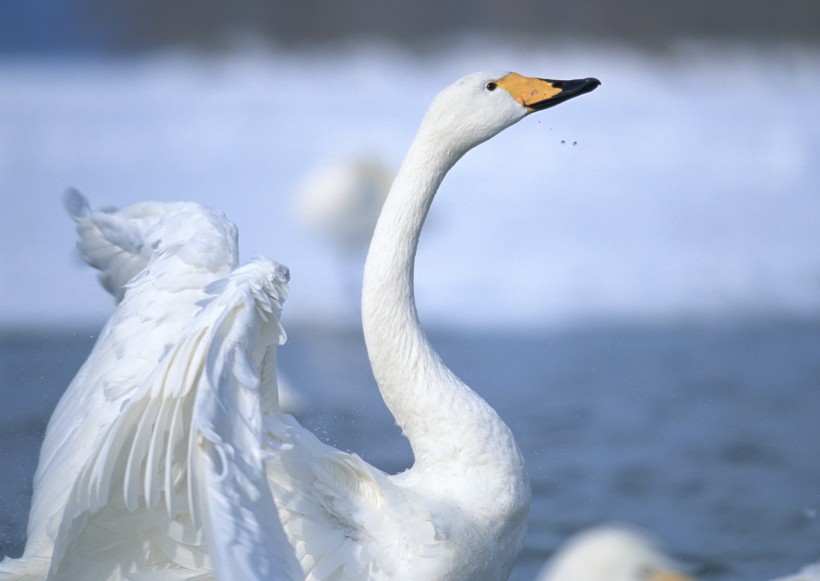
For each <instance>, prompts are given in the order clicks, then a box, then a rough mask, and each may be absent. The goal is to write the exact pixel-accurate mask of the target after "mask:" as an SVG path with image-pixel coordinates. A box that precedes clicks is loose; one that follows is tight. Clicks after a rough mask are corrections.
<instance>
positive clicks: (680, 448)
mask: <svg viewBox="0 0 820 581" xmlns="http://www.w3.org/2000/svg"><path fill="white" fill-rule="evenodd" d="M92 340H93V339H92V335H91V334H90V333H87V332H86V333H83V332H77V333H62V334H60V333H50V332H43V333H29V332H26V333H6V334H5V335H2V336H0V363H1V364H2V367H1V368H0V382H2V383H0V442H2V444H1V446H2V447H0V458H2V462H3V465H4V469H3V470H2V471H0V554H11V555H16V554H18V553H19V552H20V551H21V549H22V544H23V541H24V529H25V518H26V514H27V511H28V502H29V495H30V485H31V484H30V482H31V477H32V475H33V472H34V467H35V465H36V454H37V450H38V447H39V442H40V439H41V437H42V432H43V430H44V428H45V422H46V420H47V418H48V416H49V414H50V413H51V410H52V409H53V407H54V404H55V403H56V400H57V398H58V397H59V395H60V393H61V391H62V390H63V389H64V387H65V386H66V385H67V384H68V382H69V381H70V379H71V377H72V375H73V374H74V372H75V371H76V369H77V367H78V366H79V365H80V364H81V363H82V360H83V359H84V357H85V355H86V353H87V352H88V350H89V349H90V347H91V345H92ZM431 340H432V342H433V343H434V344H435V346H436V347H437V349H438V350H439V351H440V353H441V354H442V356H443V358H444V360H445V361H446V362H447V363H448V364H449V365H450V366H451V367H452V368H453V370H454V371H456V373H457V374H459V375H460V376H461V377H462V378H463V379H464V380H465V381H466V382H467V383H468V384H469V385H471V386H472V387H473V388H474V389H475V390H476V391H477V392H479V393H480V394H481V395H482V396H484V397H485V398H486V399H487V400H488V401H489V402H490V403H491V404H492V405H493V406H494V407H495V408H496V409H497V410H498V411H499V413H500V414H501V416H502V417H503V418H504V419H505V420H506V421H507V423H508V424H509V425H510V427H511V428H512V429H513V431H514V432H515V434H516V437H517V439H518V442H519V444H520V446H521V449H522V451H523V454H524V457H525V459H526V461H527V465H528V467H529V472H530V476H531V480H532V487H533V507H532V513H531V516H530V530H529V534H528V537H527V544H526V547H525V549H524V552H523V553H522V555H521V557H520V558H519V562H518V565H517V567H516V569H515V571H514V572H513V576H512V579H515V580H522V581H523V580H526V579H531V578H532V577H533V576H534V574H535V571H536V570H537V568H538V567H539V566H540V564H541V563H542V562H543V560H544V559H545V558H547V557H548V556H549V554H550V553H551V552H552V551H553V550H554V549H555V548H556V546H557V545H558V544H560V542H561V541H562V540H563V539H565V538H566V537H567V536H568V535H569V534H571V533H573V532H575V531H577V530H579V529H581V528H584V527H586V526H590V525H593V524H595V523H598V522H601V521H610V520H618V521H626V522H630V523H635V524H637V525H639V526H641V527H644V528H646V529H647V530H649V531H651V532H652V533H653V534H654V535H655V536H657V538H658V539H659V540H660V542H661V543H662V544H663V545H664V546H665V547H666V548H667V549H668V550H669V551H670V552H672V553H673V554H674V555H675V556H677V557H678V558H680V559H681V560H683V562H684V563H685V564H686V565H687V566H688V567H689V568H690V570H691V571H692V572H695V573H697V574H698V575H699V577H700V578H701V579H703V580H707V581H709V580H712V581H748V580H751V579H768V578H771V577H774V576H776V575H778V574H783V573H787V572H790V571H793V570H796V569H797V568H798V566H800V565H802V564H805V563H808V562H809V561H812V560H815V559H816V558H817V557H818V556H820V519H818V518H817V511H818V509H820V452H818V448H817V443H818V442H820V421H819V420H818V416H820V414H818V410H820V357H818V354H820V322H795V321H766V322H755V323H742V324H721V325H677V326H671V327H664V326H659V325H622V326H608V327H600V326H599V327H587V328H576V329H572V330H564V331H554V332H533V333H529V334H521V333H515V334H513V333H493V332H478V333H476V332H462V331H449V332H433V333H431ZM280 364H281V365H282V368H283V369H282V371H283V374H284V375H285V376H286V377H287V379H288V380H289V382H290V383H291V384H292V385H294V386H295V387H296V389H297V390H298V391H301V392H302V393H304V394H305V397H306V400H307V402H308V405H307V406H306V407H305V409H304V410H303V411H302V412H301V414H300V417H301V418H302V420H303V421H304V423H305V424H306V425H307V426H309V427H310V428H311V429H313V430H314V431H315V432H316V433H317V434H318V435H320V436H321V437H322V438H324V439H325V440H327V441H329V442H331V443H332V444H334V445H336V446H338V447H340V448H343V449H348V450H352V451H355V452H358V453H359V454H360V455H362V456H363V457H364V458H365V459H367V460H369V461H370V462H372V463H374V464H376V465H377V466H379V467H381V468H384V469H386V470H392V471H397V470H401V469H402V468H404V467H406V466H408V465H409V463H410V461H411V457H410V450H409V447H408V446H407V444H406V442H405V441H404V440H403V439H402V437H401V436H400V434H399V433H398V430H397V428H396V427H395V426H394V425H393V422H392V418H391V417H390V416H389V414H388V413H387V411H386V410H385V409H384V406H383V404H382V403H381V400H380V399H379V397H378V395H377V392H376V388H375V384H374V383H373V380H372V378H371V377H370V372H369V366H368V363H367V359H366V354H365V351H364V347H363V343H362V340H361V336H360V334H359V333H357V332H352V331H339V330H337V331H328V330H327V329H320V328H313V329H309V328H302V329H291V330H290V340H289V342H288V344H287V345H286V346H285V347H283V348H282V351H281V354H280Z"/></svg>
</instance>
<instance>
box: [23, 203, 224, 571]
mask: <svg viewBox="0 0 820 581" xmlns="http://www.w3.org/2000/svg"><path fill="white" fill-rule="evenodd" d="M74 206H76V207H77V208H80V210H77V214H78V215H84V216H85V217H86V218H88V219H89V220H91V218H89V216H97V217H99V216H100V213H91V214H89V212H90V210H88V212H85V214H83V211H82V208H87V203H86V202H85V200H84V199H83V198H82V197H81V196H79V194H77V195H76V196H75V197H74ZM149 207H154V208H155V210H156V211H153V212H149V211H147V208H149ZM134 208H136V209H134ZM75 209H76V208H75ZM132 214H134V215H140V216H142V217H143V219H144V221H143V222H142V223H141V228H143V234H144V236H143V238H142V239H143V240H144V241H146V240H150V241H151V243H150V244H148V245H147V246H146V245H145V244H143V248H151V252H152V254H151V256H150V258H149V260H148V263H147V265H145V266H144V267H143V270H141V271H140V272H139V274H137V275H136V276H135V277H133V278H132V279H130V281H128V283H127V285H126V286H125V288H123V289H122V290H123V293H124V298H123V300H122V302H121V303H120V304H119V306H118V307H117V309H116V310H115V311H114V313H113V314H112V316H111V319H110V320H109V321H108V323H107V324H106V326H105V327H104V328H103V330H102V331H101V333H100V336H99V338H98V339H97V343H96V345H95V346H94V349H93V350H92V352H91V354H90V355H89V357H88V359H87V360H86V362H85V364H84V365H83V367H82V368H81V369H80V370H79V372H78V373H77V375H76V377H75V378H74V380H73V381H72V382H71V384H70V385H69V387H68V389H67V390H66V393H65V394H64V395H63V397H62V398H61V400H60V402H59V403H58V405H57V408H56V409H55V411H54V414H53V415H52V417H51V419H50V420H49V425H48V429H47V431H46V436H45V439H44V441H43V446H42V448H41V450H40V461H39V464H38V467H37V472H36V474H35V477H34V495H33V498H32V508H31V512H30V515H29V524H28V542H27V544H26V549H25V552H24V555H23V557H22V559H21V561H25V562H30V563H32V567H35V568H37V569H38V570H39V569H40V568H42V565H41V564H42V563H46V564H47V563H48V560H49V559H50V557H51V553H52V549H53V543H54V538H55V536H56V534H57V531H58V528H59V526H60V523H61V520H62V515H63V510H64V508H65V506H66V503H67V502H68V496H69V493H70V490H71V487H72V485H73V483H74V481H75V480H76V478H77V477H78V475H79V473H80V471H81V469H82V468H83V466H84V465H85V464H86V462H87V460H88V458H89V457H90V456H91V455H92V452H93V451H96V450H99V449H100V448H101V447H102V446H103V445H104V440H103V435H104V434H105V433H106V430H107V429H108V428H109V427H110V426H111V424H112V423H113V422H114V421H115V419H117V418H118V417H120V415H121V414H120V412H121V410H122V409H123V406H124V404H125V402H126V401H127V400H128V399H129V398H130V397H131V396H133V395H134V393H135V392H136V391H137V389H138V388H139V386H140V385H141V384H142V383H143V382H144V381H145V379H146V377H147V376H148V374H149V372H150V370H151V369H153V368H154V367H155V366H156V365H157V363H158V362H159V361H160V358H161V357H162V356H163V354H164V353H165V352H166V351H167V350H168V349H169V346H170V345H172V344H173V343H174V342H175V341H176V338H177V337H178V335H179V332H180V330H181V329H183V328H184V327H185V325H186V324H188V323H189V322H190V321H191V319H193V318H194V316H195V315H196V314H197V312H198V311H199V310H200V308H201V307H200V305H199V304H198V303H199V302H200V301H201V300H202V299H203V298H205V297H206V294H205V291H204V288H205V287H206V286H207V285H208V284H210V283H211V282H213V281H214V280H217V279H219V278H221V277H224V276H225V275H227V274H228V273H229V272H230V271H231V270H232V269H233V268H234V267H235V266H236V256H237V254H238V249H237V242H236V228H235V226H234V225H233V224H232V223H231V222H230V221H229V220H227V218H225V216H224V215H223V214H221V213H220V212H216V211H213V210H210V209H209V208H206V207H204V206H200V205H198V204H193V203H168V204H159V203H156V202H147V203H143V204H136V205H135V206H133V207H129V208H125V209H123V210H120V211H119V212H116V213H114V214H110V215H109V216H110V217H112V219H113V218H117V219H119V218H120V217H125V218H127V217H128V216H130V215H132ZM149 215H153V216H155V217H156V220H157V221H156V222H154V223H152V224H149V222H150V220H149ZM125 218H124V219H123V220H120V223H121V224H130V225H131V226H133V225H134V224H136V222H134V221H129V220H128V219H125ZM80 221H81V220H80V219H78V224H79V222H80ZM89 223H93V220H92V221H91V222H89ZM111 223H112V224H113V223H114V222H111ZM126 230H128V228H126ZM131 230H133V228H131ZM103 231H105V232H106V233H107V235H108V236H109V238H105V237H103V238H98V239H97V242H98V243H99V248H105V247H106V244H113V243H110V242H108V240H109V239H110V238H117V239H118V240H120V241H122V240H125V239H128V237H129V236H130V235H129V234H127V233H125V232H120V233H119V234H118V235H117V236H115V235H114V233H115V232H116V229H114V228H113V227H112V228H109V229H108V230H100V232H103ZM81 235H82V234H81ZM137 237H139V236H137ZM90 239H91V238H88V239H86V241H87V240H90ZM81 244H82V242H81ZM113 246H115V247H117V245H116V244H113ZM125 246H127V245H126V244H125V243H124V242H122V246H121V247H125ZM123 252H124V251H123ZM116 255H117V253H116V252H115V251H112V254H109V256H116ZM96 256H98V258H99V256H100V255H96ZM100 260H102V259H100ZM118 260H125V261H126V263H128V262H129V260H131V259H128V258H123V259H117V258H114V259H112V261H113V262H111V263H110V264H113V263H116V262H117V261H118ZM140 260H141V259H140ZM92 265H94V266H97V267H103V268H104V266H103V263H102V262H98V263H93V262H92ZM123 268H124V267H123ZM123 268H120V269H118V270H117V272H120V273H121V274H120V275H117V276H114V277H112V278H110V280H112V281H113V280H115V279H116V280H119V281H121V280H122V279H124V278H125V277H126V276H128V275H126V274H122V273H124V272H125V270H124V269H123ZM126 270H127V269H126ZM112 272H113V271H112ZM117 284H118V285H119V284H120V283H119V282H118V283H117ZM130 288H134V289H135V290H136V292H128V289H130ZM177 411H179V410H177ZM163 413H164V414H167V415H168V416H169V417H171V418H173V417H176V416H175V415H174V412H173V410H168V409H164V410H163ZM172 425H173V426H174V429H178V428H177V427H176V426H177V425H175V424H172ZM136 451H138V450H135V453H136ZM155 453H156V452H155ZM20 566H21V567H24V565H23V564H22V563H21V564H20Z"/></svg>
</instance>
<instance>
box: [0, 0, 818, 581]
mask: <svg viewBox="0 0 820 581" xmlns="http://www.w3.org/2000/svg"><path fill="white" fill-rule="evenodd" d="M494 69H498V70H516V71H518V72H521V73H522V74H528V75H535V76H541V77H547V78H557V79H561V78H578V77H587V76H595V77H598V78H600V79H601V80H602V82H603V85H602V87H601V88H599V89H598V90H597V91H596V92H595V93H593V94H590V95H588V96H584V97H582V98H580V99H577V100H573V101H571V102H569V103H567V104H565V105H562V106H561V107H558V108H555V109H551V110H549V111H547V112H545V113H541V114H539V115H534V116H531V117H529V118H528V119H526V120H524V121H523V122H521V123H519V124H518V125H516V126H515V127H513V128H511V129H509V130H507V131H505V132H504V133H503V134H501V135H499V136H498V137H497V138H494V139H493V140H491V141H490V142H488V143H486V144H483V145H482V146H480V147H479V148H477V149H476V150H474V151H472V152H470V154H468V155H467V156H466V157H465V158H464V159H463V160H462V161H461V162H460V163H459V164H458V165H457V166H456V168H455V169H454V170H453V171H452V172H451V174H450V175H449V176H448V177H447V179H446V180H445V182H444V184H443V185H442V189H441V191H440V194H439V196H438V197H437V199H436V202H435V204H434V206H433V209H432V212H431V216H430V220H429V224H428V227H427V228H426V230H425V232H424V235H423V237H422V242H421V247H420V249H419V256H418V263H417V268H416V282H417V299H418V303H419V312H420V316H421V318H422V322H423V324H424V325H425V327H426V328H428V329H429V332H430V336H431V340H432V341H433V342H434V344H435V345H436V346H437V347H438V349H439V350H440V351H441V353H442V356H443V358H444V360H445V361H447V362H448V363H449V364H450V365H451V366H452V367H453V369H454V370H455V371H456V372H457V373H458V374H459V375H460V376H461V377H463V378H464V379H465V380H466V381H467V383H468V384H470V385H471V386H473V387H474V388H475V389H476V391H478V392H479V393H480V394H481V395H482V396H484V397H486V398H487V399H488V401H489V402H490V403H491V404H492V405H493V406H494V407H496V409H498V410H499V412H500V413H501V415H502V417H504V418H505V420H507V422H508V423H509V424H510V426H511V428H512V429H513V431H514V432H515V433H516V436H517V438H518V440H519V442H520V444H521V447H522V451H523V453H524V456H525V458H526V460H527V463H528V466H529V467H530V471H531V478H532V482H533V490H534V505H533V512H532V516H531V526H530V533H529V536H528V540H527V546H526V548H525V551H524V553H523V554H522V556H521V558H520V560H519V565H518V567H517V568H516V570H515V571H514V573H513V579H516V580H524V579H531V578H533V576H534V574H535V571H537V569H538V567H539V566H540V564H541V563H542V562H543V561H544V560H545V559H547V558H548V557H549V555H550V554H551V553H552V552H553V551H554V550H555V549H556V547H558V546H559V544H560V542H561V541H562V540H563V539H564V538H566V537H567V536H568V535H569V534H571V533H573V532H575V531H577V530H579V529H581V528H584V527H586V526H589V525H592V524H595V523H597V522H601V521H606V520H619V521H626V522H630V523H634V524H636V525H638V526H641V527H643V528H645V529H647V530H649V531H650V532H651V533H652V534H654V535H655V536H656V537H657V538H658V539H659V541H660V542H661V543H662V544H663V545H664V546H666V547H667V548H668V549H669V550H670V552H672V553H673V554H674V555H675V556H676V557H678V558H679V559H681V560H682V561H683V562H684V564H686V565H687V566H688V567H689V570H690V571H691V572H693V573H696V574H697V575H699V577H700V578H703V579H714V580H721V581H741V580H744V581H745V580H748V579H752V578H760V579H763V578H769V577H773V576H775V575H777V574H784V573H787V572H789V571H792V570H795V569H797V568H798V567H799V566H800V565H801V564H805V563H807V562H809V561H810V560H813V559H817V558H820V523H818V519H817V518H816V517H817V510H818V509H819V508H820V457H818V454H817V452H816V442H817V441H820V422H817V420H816V417H817V410H818V409H820V358H818V354H819V353H820V316H819V315H820V253H819V252H818V251H819V250H820V228H818V226H817V225H818V224H820V163H818V158H820V99H818V97H817V95H818V94H820V3H818V2H816V1H815V0H782V1H780V2H770V1H767V0H719V1H714V0H712V1H708V0H695V1H691V2H687V3H680V2H671V1H666V0H665V1H657V0H655V1H652V2H649V1H646V0H628V1H622V2H617V3H614V2H606V1H604V0H584V1H575V2H565V1H563V0H552V1H542V2H534V1H531V0H514V1H509V2H504V3H498V2H466V1H462V0H459V1H456V2H450V3H439V2H430V1H419V2H412V3H409V2H403V3H398V2H376V1H375V0H358V1H353V2H345V3H339V2H330V1H327V0H321V1H317V2H312V3H309V4H308V3H294V2H279V1H273V0H267V1H264V0H239V1H236V2H228V0H218V1H217V0H174V1H173V2H163V1H160V0H140V1H122V2H103V1H102V0H65V1H62V2H59V3H56V2H48V1H46V0H36V1H33V2H32V1H30V0H4V1H3V2H2V3H0V199H2V208H3V211H2V212H0V260H1V262H0V365H2V367H0V458H2V461H3V462H4V464H5V468H6V469H5V470H4V471H0V472H2V473H3V474H4V477H3V478H2V481H0V482H2V484H0V490H2V492H1V493H0V555H4V554H11V555H16V554H19V552H20V551H21V550H22V546H23V542H24V539H25V532H24V531H25V519H26V515H27V512H28V502H29V496H30V487H31V477H32V475H33V471H34V467H35V466H36V460H37V450H38V448H39V443H40V441H41V439H42V433H43V430H44V429H45V422H46V421H47V418H48V416H49V415H50V413H51V411H52V410H53V407H54V404H55V402H56V399H57V398H58V397H59V396H60V394H61V393H62V391H63V390H64V389H65V387H66V386H67V384H68V382H69V381H70V379H71V377H72V376H73V375H74V373H75V372H76V370H77V368H78V367H79V365H81V363H82V361H83V360H84V358H85V357H86V355H87V353H88V351H89V349H90V348H91V345H93V341H94V338H95V337H96V334H97V333H98V331H99V329H100V328H101V326H102V325H103V324H104V322H105V320H106V317H107V316H108V315H109V314H110V312H111V310H112V308H113V302H112V300H111V299H110V297H108V295H106V293H105V292H104V291H103V290H102V288H101V287H100V286H99V285H98V284H97V281H96V279H95V276H94V274H93V273H92V272H91V271H90V269H88V268H87V267H85V266H84V265H83V264H82V263H81V261H80V260H79V259H78V258H77V257H76V255H75V252H74V240H75V234H74V231H73V224H72V222H71V220H70V219H69V217H68V215H67V213H66V212H65V210H64V208H63V201H62V196H63V194H64V192H65V191H66V189H67V188H69V187H76V188H78V189H79V190H80V191H81V192H83V193H84V195H86V196H87V197H88V198H89V200H90V202H91V204H92V205H93V206H95V207H110V206H117V207H122V206H124V205H127V204H129V203H132V202H136V201H140V200H145V199H158V200H195V201H199V202H202V203H205V204H208V205H211V206H213V207H216V208H219V209H221V210H223V211H224V212H225V213H226V214H227V215H228V216H229V217H230V218H231V219H233V220H234V221H235V222H236V223H237V225H238V226H239V230H240V233H241V234H240V240H241V247H242V253H243V259H247V258H250V257H252V256H254V255H256V254H263V255H266V256H269V257H271V258H274V259H276V260H278V261H280V262H282V263H284V264H287V265H288V266H290V268H291V271H292V275H293V278H292V282H291V285H290V287H291V295H290V298H289V299H288V302H287V304H286V312H285V315H284V317H285V318H284V322H285V325H286V327H287V329H288V331H289V334H290V337H291V339H290V342H289V343H288V345H286V346H285V347H284V348H283V349H282V354H281V356H280V363H281V365H282V368H283V372H284V373H285V375H286V376H287V378H288V380H289V382H290V383H291V384H292V385H293V387H294V389H295V391H297V392H299V393H300V394H301V395H302V398H301V406H300V410H299V413H300V419H302V420H303V421H304V423H305V424H306V425H308V426H310V427H311V428H312V429H314V430H315V431H316V432H317V434H318V435H320V437H323V438H324V439H326V440H327V441H329V442H331V443H333V444H334V445H337V446H339V447H341V448H345V449H351V450H354V451H356V452H358V453H360V454H361V455H362V456H364V457H365V458H367V459H368V460H371V461H372V462H374V463H376V464H377V465H379V466H380V467H383V468H385V469H389V470H401V469H402V468H404V467H406V466H407V465H409V463H410V461H411V458H410V454H409V448H408V447H407V446H406V444H405V443H404V441H403V440H402V438H401V436H400V434H398V431H397V430H396V428H395V426H393V425H392V420H391V418H390V416H389V415H388V414H387V412H386V410H384V409H383V405H382V404H381V401H380V399H379V397H378V394H377V392H376V388H375V385H374V384H373V381H372V378H371V377H370V375H369V367H368V363H367V358H366V353H365V351H364V347H363V343H362V339H361V333H360V329H359V323H358V293H359V287H358V285H359V283H358V279H359V277H360V275H361V268H362V265H363V262H364V254H365V250H366V241H367V238H368V236H369V230H370V229H371V228H372V219H371V216H373V215H375V213H376V212H377V209H378V203H379V202H380V200H381V199H382V197H383V194H384V189H385V187H386V186H385V185H384V184H385V183H389V179H390V176H391V175H392V174H393V173H394V172H395V170H396V169H397V168H398V165H399V163H400V161H401V158H402V155H403V153H404V151H405V150H406V148H407V146H408V145H409V143H410V141H411V139H412V137H413V134H414V132H415V129H416V127H417V125H418V122H419V120H420V118H421V116H422V114H423V112H424V110H425V108H426V107H427V105H428V103H429V102H430V100H431V99H432V97H433V96H434V95H435V93H436V92H437V91H439V90H440V89H441V88H443V87H444V86H446V85H447V84H449V83H450V82H452V81H453V80H455V79H457V78H458V77H460V76H462V75H464V74H466V73H469V72H473V71H476V70H494ZM343 186H344V187H343ZM362 192H365V193H362ZM354 198H355V201H351V200H353V199H354ZM334 204H339V205H334ZM328 208H333V210H332V211H329V210H328Z"/></svg>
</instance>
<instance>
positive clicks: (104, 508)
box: [49, 260, 300, 580]
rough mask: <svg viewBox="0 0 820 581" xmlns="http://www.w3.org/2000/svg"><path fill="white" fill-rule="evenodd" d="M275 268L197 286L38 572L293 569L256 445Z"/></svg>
mask: <svg viewBox="0 0 820 581" xmlns="http://www.w3.org/2000/svg"><path fill="white" fill-rule="evenodd" d="M286 277H287V274H286V270H285V269H283V267H281V266H278V265H275V264H274V263H271V262H270V261H264V260H257V261H254V262H252V263H251V264H249V265H247V266H245V267H242V268H240V269H237V270H236V271H235V272H234V273H232V274H231V275H230V277H228V278H227V279H223V280H221V281H218V282H217V283H215V284H213V285H211V286H210V287H209V289H208V293H209V295H210V298H209V299H208V301H207V304H205V305H204V306H203V308H202V311H201V312H200V313H199V314H198V315H197V316H196V318H195V319H194V320H193V321H192V322H191V323H190V324H189V325H188V326H187V327H186V328H185V329H184V330H183V332H182V333H181V335H180V337H179V340H178V341H176V342H174V344H173V347H172V348H171V349H170V350H169V351H168V352H167V353H166V355H165V356H164V357H163V358H162V360H161V361H160V363H159V365H157V366H156V368H155V369H153V371H152V372H151V373H150V375H149V376H148V378H147V379H146V381H145V383H144V384H143V385H142V387H141V388H140V390H139V392H138V393H136V394H135V395H134V397H132V398H130V399H129V401H128V402H127V403H126V404H125V405H124V406H123V409H122V411H121V412H120V414H119V416H118V417H117V420H116V421H115V422H114V423H113V424H112V426H111V427H110V429H109V430H107V432H106V435H105V438H104V443H103V445H102V446H100V447H99V449H98V450H96V452H95V454H94V455H93V457H91V458H90V460H89V462H88V463H87V464H86V466H85V468H84V469H83V471H82V472H81V474H80V477H79V479H78V481H77V484H76V485H75V487H74V490H73V492H72V495H71V501H70V503H69V506H68V508H67V509H66V518H65V520H64V522H63V526H62V527H61V530H60V533H59V535H58V538H57V542H56V545H55V551H54V559H53V561H52V568H51V572H50V577H49V578H53V579H64V578H100V579H107V578H111V577H113V578H119V577H118V575H119V576H122V575H127V577H128V578H135V579H140V578H146V579H200V578H203V579H204V578H210V576H211V575H212V574H215V575H216V577H217V578H219V579H240V578H241V579H249V580H256V579H259V580H262V579H297V578H299V577H300V574H299V572H298V566H297V564H296V561H295V558H294V556H293V552H292V548H291V546H290V545H289V544H288V543H287V541H286V539H285V536H284V533H283V531H282V528H281V525H280V524H279V520H278V514H277V511H276V507H275V505H274V503H273V499H272V496H271V494H270V490H269V488H268V486H267V482H266V479H265V474H264V463H263V455H264V454H265V453H266V452H265V451H264V450H263V447H262V445H261V441H262V409H263V408H271V409H275V407H276V394H275V371H274V370H275V360H274V359H275V345H276V344H278V343H279V342H280V341H281V340H283V339H284V333H283V331H282V329H281V327H280V325H279V314H280V311H281V302H282V301H283V300H284V296H285V292H286V291H285V281H286ZM271 374H273V375H274V376H273V377H271V376H270V375H271Z"/></svg>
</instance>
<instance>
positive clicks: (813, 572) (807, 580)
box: [772, 563, 820, 581]
mask: <svg viewBox="0 0 820 581" xmlns="http://www.w3.org/2000/svg"><path fill="white" fill-rule="evenodd" d="M772 581H820V563H814V564H813V565H806V566H805V567H803V568H802V569H800V571H799V572H798V573H796V574H794V575H789V576H787V577H778V578H777V579H773V580H772Z"/></svg>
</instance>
